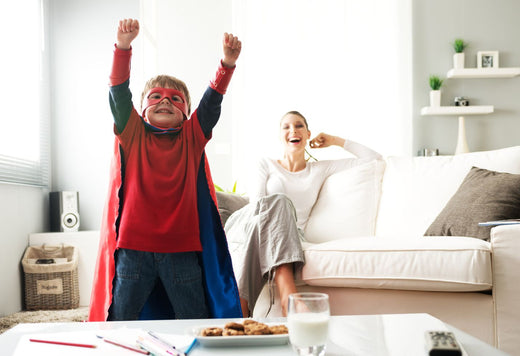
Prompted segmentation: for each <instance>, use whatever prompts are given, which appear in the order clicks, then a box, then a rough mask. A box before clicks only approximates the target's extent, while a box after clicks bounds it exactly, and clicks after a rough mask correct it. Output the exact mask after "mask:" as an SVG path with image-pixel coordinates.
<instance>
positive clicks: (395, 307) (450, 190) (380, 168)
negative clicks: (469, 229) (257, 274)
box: [219, 146, 520, 354]
mask: <svg viewBox="0 0 520 356" xmlns="http://www.w3.org/2000/svg"><path fill="white" fill-rule="evenodd" d="M472 166H475V167H480V168H484V169H487V170H491V171H499V172H508V173H513V174H520V146H518V147H511V148H505V149H500V150H495V151H488V152H475V153H468V154H462V155H456V156H436V157H389V158H387V159H386V160H385V161H379V162H375V161H374V162H371V163H368V164H366V165H362V166H359V167H357V168H354V169H351V170H347V171H343V172H339V173H337V174H335V175H333V176H331V177H329V178H328V179H327V181H326V182H325V184H324V186H323V188H322V190H321V192H320V196H319V199H318V201H317V202H316V205H315V206H314V208H313V211H312V214H311V216H310V219H309V222H308V225H307V228H306V231H305V236H306V240H307V242H305V243H304V250H305V258H306V263H305V266H304V267H303V269H302V270H301V274H299V275H298V289H299V290H301V291H319V292H325V293H328V294H329V296H330V302H331V313H332V314H334V315H342V314H393V313H418V312H420V313H423V312H425V313H429V314H431V315H433V316H435V317H437V318H439V319H441V320H443V321H445V322H447V323H449V324H451V325H453V326H455V327H457V328H459V329H461V330H463V331H466V332H468V333H470V334H472V335H474V336H476V337H478V338H480V339H482V340H484V341H486V342H488V343H490V344H492V345H494V346H496V347H498V348H500V349H501V350H503V351H506V352H508V353H510V354H520V277H519V275H520V225H509V226H499V227H495V228H493V229H492V230H491V237H490V240H489V241H485V240H482V239H478V238H474V237H471V236H469V237H467V236H424V234H425V232H426V230H427V229H428V228H429V227H430V225H431V224H432V222H433V221H434V220H436V218H437V216H438V215H439V214H440V212H441V211H442V210H443V209H444V207H445V206H446V205H447V204H448V202H449V201H450V199H451V197H452V196H454V194H455V193H456V192H457V191H458V189H459V186H460V185H461V183H462V182H463V181H464V179H465V177H466V175H467V174H468V172H469V171H470V169H471V167H472ZM483 189H484V190H485V189H486V187H485V186H484V187H483ZM519 189H520V187H519ZM219 205H220V199H219ZM220 208H221V207H220V206H219V209H220ZM222 208H223V207H222ZM464 210H465V209H464ZM468 212H469V213H471V209H470V207H469V205H468ZM470 215H471V214H470ZM516 218H520V216H516ZM468 224H476V222H474V221H473V222H469V221H468ZM477 226H478V224H477ZM268 308H269V296H268V291H267V289H266V288H264V290H263V292H262V294H261V296H260V298H259V300H258V302H257V304H256V307H255V310H254V316H256V317H263V316H265V314H266V312H267V310H268ZM277 315H280V308H279V299H276V302H275V305H274V307H273V308H272V309H271V311H270V316H277Z"/></svg>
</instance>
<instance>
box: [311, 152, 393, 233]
mask: <svg viewBox="0 0 520 356" xmlns="http://www.w3.org/2000/svg"><path fill="white" fill-rule="evenodd" d="M384 167H385V163H384V161H376V160H374V161H371V162H368V163H365V164H362V165H359V166H355V167H353V168H350V169H346V170H343V171H340V172H337V173H335V174H333V175H331V176H330V177H328V178H327V179H326V180H325V182H324V183H323V186H322V188H321V190H320V194H319V197H318V200H317V201H316V203H315V204H314V207H313V208H312V211H311V215H310V216H309V220H308V221H307V226H306V228H305V240H306V241H309V242H313V243H320V242H326V241H331V240H337V239H341V238H344V237H349V236H373V235H374V232H375V226H376V215H377V208H378V204H379V197H380V193H381V180H382V178H383V172H384Z"/></svg>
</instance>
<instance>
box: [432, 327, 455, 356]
mask: <svg viewBox="0 0 520 356" xmlns="http://www.w3.org/2000/svg"><path fill="white" fill-rule="evenodd" d="M424 336H425V338H426V351H427V352H428V355H430V356H462V350H461V348H460V346H459V343H458V342H457V340H456V339H455V335H454V334H453V333H452V332H450V331H426V332H425V333H424Z"/></svg>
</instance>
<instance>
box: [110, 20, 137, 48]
mask: <svg viewBox="0 0 520 356" xmlns="http://www.w3.org/2000/svg"><path fill="white" fill-rule="evenodd" d="M138 34H139V21H137V20H134V19H124V20H121V21H119V26H118V27H117V43H116V46H117V48H119V49H130V46H131V44H132V41H133V40H134V39H135V38H136V37H137V35H138Z"/></svg>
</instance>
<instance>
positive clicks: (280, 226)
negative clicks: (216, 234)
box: [225, 111, 382, 317]
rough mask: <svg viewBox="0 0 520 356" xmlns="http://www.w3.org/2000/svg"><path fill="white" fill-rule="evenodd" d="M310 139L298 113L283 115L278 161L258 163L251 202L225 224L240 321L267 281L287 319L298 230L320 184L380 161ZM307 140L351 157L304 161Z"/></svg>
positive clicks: (347, 145)
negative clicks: (275, 293)
mask: <svg viewBox="0 0 520 356" xmlns="http://www.w3.org/2000/svg"><path fill="white" fill-rule="evenodd" d="M310 138H311V132H310V131H309V127H308V124H307V120H306V119H305V117H304V116H303V115H302V114H300V113H299V112H297V111H290V112H288V113H287V114H285V115H284V116H283V117H282V120H281V122H280V139H281V141H282V144H283V146H284V155H283V157H282V158H281V159H279V160H274V159H270V158H264V159H262V160H261V161H260V169H259V174H258V182H257V184H256V192H254V194H252V196H251V203H250V204H248V205H247V206H245V207H244V208H242V209H240V210H238V211H237V212H235V213H234V214H232V215H231V216H230V217H229V219H228V221H227V222H226V227H225V230H226V235H227V238H228V242H229V248H230V252H231V255H232V259H233V267H234V270H235V276H236V279H237V283H238V289H239V294H240V302H241V307H242V312H243V315H244V317H247V316H249V315H251V314H252V311H253V309H254V305H255V303H256V300H257V298H258V296H259V294H260V291H261V290H262V288H263V286H264V284H265V282H266V281H268V282H269V283H271V282H272V281H273V280H274V283H275V284H276V286H277V288H278V292H279V295H280V302H281V306H282V313H283V315H284V316H286V315H287V302H288V299H289V294H291V293H295V292H296V286H295V281H294V270H295V267H301V265H303V263H304V254H303V249H302V245H301V241H302V240H304V235H303V231H304V230H305V226H306V223H307V220H308V218H309V215H310V213H311V210H312V207H313V206H314V203H315V202H316V200H317V199H318V194H319V191H320V189H321V186H322V185H323V182H324V181H325V180H326V179H327V177H329V176H330V175H332V174H333V173H335V172H338V171H341V170H343V169H348V168H352V167H354V166H357V165H359V164H363V163H366V162H368V161H371V160H374V159H382V157H381V155H380V154H379V153H377V152H375V151H373V150H371V149H369V148H367V147H365V146H363V145H361V144H359V143H356V142H353V141H347V140H345V139H343V138H341V137H337V136H331V135H328V134H325V133H320V134H319V135H318V136H316V137H315V138H313V139H312V140H310ZM309 140H310V142H309V145H310V147H311V148H325V147H329V146H333V145H334V146H340V147H343V148H344V149H345V150H346V151H348V152H350V153H352V154H353V155H355V156H356V157H357V158H347V159H340V160H329V161H316V162H308V161H307V160H306V159H305V152H306V151H305V147H306V145H307V142H308V141H309ZM271 285H272V284H271ZM271 295H273V293H271Z"/></svg>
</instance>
